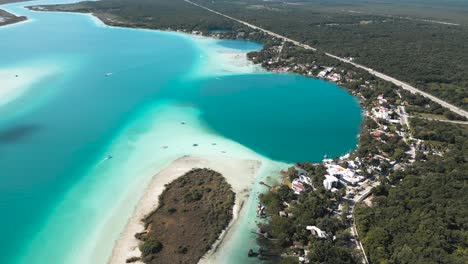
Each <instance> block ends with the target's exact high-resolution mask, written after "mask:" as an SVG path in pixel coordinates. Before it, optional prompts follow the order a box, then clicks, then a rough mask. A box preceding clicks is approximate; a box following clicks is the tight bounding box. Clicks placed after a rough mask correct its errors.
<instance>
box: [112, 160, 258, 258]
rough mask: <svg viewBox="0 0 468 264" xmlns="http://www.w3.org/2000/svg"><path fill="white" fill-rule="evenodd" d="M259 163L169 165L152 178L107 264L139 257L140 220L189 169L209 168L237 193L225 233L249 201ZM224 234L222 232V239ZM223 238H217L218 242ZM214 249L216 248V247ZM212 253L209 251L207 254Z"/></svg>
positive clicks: (226, 162)
mask: <svg viewBox="0 0 468 264" xmlns="http://www.w3.org/2000/svg"><path fill="white" fill-rule="evenodd" d="M260 166H261V162H260V161H258V160H242V159H233V158H222V157H211V158H203V157H194V156H185V157H181V158H179V159H177V160H175V161H174V162H172V163H171V164H170V165H169V166H168V167H166V168H164V169H163V170H162V171H160V172H159V173H157V174H156V175H154V176H153V178H152V180H151V182H150V184H149V185H148V187H147V189H146V191H145V194H144V195H143V197H142V198H141V199H140V201H139V202H138V204H137V206H136V207H135V211H134V213H133V215H132V217H131V218H130V219H129V221H128V223H127V225H126V226H125V229H124V230H123V232H122V233H121V235H120V237H119V239H118V240H117V241H116V243H115V246H114V249H113V251H112V255H111V256H110V258H109V261H108V263H124V262H125V260H126V259H128V258H130V257H133V256H140V251H139V249H138V245H139V243H140V241H139V240H137V239H136V238H135V234H136V233H138V232H142V231H143V230H144V226H143V223H142V222H141V220H142V219H143V218H144V217H145V216H146V215H147V214H149V213H150V212H152V211H154V210H155V209H156V208H157V206H158V197H159V195H160V194H161V193H162V192H163V190H164V185H165V184H168V183H170V182H171V181H173V180H175V179H177V178H178V177H180V176H182V175H183V174H185V173H186V172H188V171H190V170H191V169H192V168H210V169H213V170H215V171H217V172H219V173H221V174H222V175H223V177H225V179H226V180H227V182H228V183H229V184H230V185H231V186H232V189H233V191H234V192H235V193H236V200H235V204H234V208H233V211H234V212H233V220H232V221H231V223H230V225H229V227H228V229H227V230H229V228H230V226H232V224H233V223H234V222H235V221H236V220H237V218H238V215H239V211H240V210H241V205H242V204H243V203H244V202H245V201H246V199H247V198H248V194H249V192H250V188H251V187H252V185H253V183H254V179H255V176H256V174H257V172H258V171H259V168H260ZM224 234H226V232H223V234H222V235H221V236H223V235H224ZM221 239H222V237H221V238H220V240H221ZM213 248H216V244H215V245H214V247H213ZM210 253H212V252H211V251H210V252H208V254H210Z"/></svg>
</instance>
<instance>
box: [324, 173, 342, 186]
mask: <svg viewBox="0 0 468 264" xmlns="http://www.w3.org/2000/svg"><path fill="white" fill-rule="evenodd" d="M339 181H340V180H338V179H337V178H336V177H334V176H330V175H328V174H327V175H325V180H323V187H325V189H327V190H331V189H332V188H333V187H336V185H337V184H338V182H339Z"/></svg>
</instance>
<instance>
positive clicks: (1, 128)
mask: <svg viewBox="0 0 468 264" xmlns="http://www.w3.org/2000/svg"><path fill="white" fill-rule="evenodd" d="M13 6H16V7H9V10H14V11H16V12H17V13H19V14H26V15H27V16H29V17H30V18H34V21H33V22H30V23H25V24H20V25H16V26H12V27H6V28H0V40H1V41H0V68H8V67H13V66H16V65H30V66H31V65H32V66H34V67H39V68H41V67H44V68H47V67H49V65H56V66H57V65H58V67H59V68H60V71H59V72H58V73H57V74H55V75H53V76H51V77H48V78H46V79H44V80H42V81H41V82H39V83H35V84H34V85H33V87H32V88H31V89H30V91H29V92H27V93H26V94H25V95H24V96H22V97H21V98H20V99H18V100H16V101H14V102H13V103H11V104H9V105H6V106H0V209H1V212H2V217H0V233H1V234H2V236H1V238H0V262H1V263H9V262H14V260H15V259H17V258H16V257H18V254H21V253H24V251H27V245H28V243H29V242H30V241H31V239H32V238H33V237H34V236H35V234H37V233H38V232H39V231H40V230H41V228H42V226H44V224H45V223H46V222H47V219H48V217H49V216H50V214H51V212H53V210H52V209H53V208H54V207H55V206H56V205H57V204H59V203H60V199H61V198H62V197H63V195H64V194H65V193H66V192H67V191H68V190H70V188H72V187H73V186H74V185H76V184H77V183H78V182H80V180H81V179H82V177H83V175H84V172H85V171H86V170H87V169H89V167H90V166H93V164H95V163H96V161H98V160H100V156H99V155H101V154H102V153H101V150H102V148H103V147H104V146H106V145H107V144H109V141H110V139H113V138H115V137H116V136H118V135H117V131H119V130H120V129H122V127H123V126H124V125H125V124H128V123H129V122H131V120H130V119H131V118H132V117H134V115H133V114H134V113H135V112H137V111H138V110H139V109H141V108H143V107H145V106H147V105H148V104H151V103H154V102H155V101H158V100H164V99H168V98H169V99H172V100H174V101H178V102H181V103H183V104H190V105H192V106H194V107H196V108H198V109H200V110H201V112H202V118H203V119H204V121H205V122H206V124H207V125H208V126H209V128H210V129H212V130H214V131H216V132H217V133H219V134H221V135H223V136H225V137H227V138H230V139H232V140H234V141H237V142H239V143H241V144H243V145H245V146H246V147H248V148H250V149H252V150H254V151H256V152H258V153H260V154H262V155H264V156H267V157H269V158H271V159H275V160H280V161H285V162H295V161H305V160H310V161H317V160H319V159H321V158H322V157H323V155H324V154H328V155H329V156H335V155H340V154H343V153H344V152H346V151H348V150H350V149H352V148H353V147H354V146H355V144H356V135H357V133H358V127H359V122H360V109H359V107H358V104H357V102H356V100H355V99H354V98H353V97H351V96H350V95H348V94H347V93H346V92H344V91H343V90H341V89H339V88H338V87H336V86H335V85H333V84H329V83H326V82H323V81H319V80H313V79H306V78H303V77H299V76H295V75H280V74H268V73H264V74H243V75H232V76H222V77H220V78H217V77H216V76H213V77H206V76H205V77H200V78H198V79H197V78H193V74H192V73H193V72H194V68H195V67H198V65H199V63H198V62H199V61H198V60H199V57H200V50H199V47H197V45H198V44H196V43H195V42H193V41H192V40H190V38H187V37H182V36H179V35H176V34H169V33H161V32H155V31H148V30H130V29H118V28H107V27H99V26H96V24H95V23H94V22H93V21H92V20H91V19H90V18H89V17H87V16H83V15H76V14H62V13H37V12H30V11H26V10H23V9H21V8H19V7H20V6H21V4H15V5H13ZM219 45H221V46H224V47H229V48H235V49H240V50H251V49H254V48H259V46H258V45H257V44H252V43H247V42H239V41H220V43H219ZM107 72H112V73H113V75H112V76H111V77H106V76H105V73H107ZM0 89H1V80H0ZM83 217H86V216H83ZM50 239H53V235H52V236H51V238H50ZM70 239H73V237H71V238H70ZM51 254H53V253H52V252H51Z"/></svg>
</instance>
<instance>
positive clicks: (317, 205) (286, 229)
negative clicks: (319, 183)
mask: <svg viewBox="0 0 468 264" xmlns="http://www.w3.org/2000/svg"><path fill="white" fill-rule="evenodd" d="M303 165H304V166H303V167H307V164H303ZM318 170H321V169H320V168H318ZM337 199H340V197H339V195H336V194H332V193H331V192H328V191H325V190H324V189H323V188H318V189H316V190H315V191H312V190H310V191H304V192H302V193H301V194H300V195H296V194H294V193H293V192H292V190H291V189H289V188H288V187H287V186H286V185H282V186H280V187H279V188H278V189H277V190H273V191H270V192H267V193H265V194H261V195H260V201H261V202H262V203H263V204H264V205H265V206H266V210H267V214H268V215H270V216H271V220H270V221H269V222H268V223H267V224H263V225H260V227H261V229H262V230H263V231H265V232H268V234H269V235H270V238H269V239H265V238H263V237H260V238H259V239H258V242H259V244H260V245H261V246H263V247H264V248H265V249H266V251H267V252H269V255H273V256H278V255H280V254H282V253H286V254H292V252H296V251H300V250H309V251H310V253H309V254H308V258H309V260H310V261H311V263H358V262H359V258H358V257H357V256H356V254H355V253H354V252H353V250H351V249H350V246H349V245H348V244H347V243H349V234H348V232H347V231H346V224H345V222H344V221H345V220H344V219H341V218H337V217H335V216H334V215H333V213H332V210H331V208H335V206H336V203H335V202H336V200H337ZM285 202H286V203H288V204H289V205H286V203H285ZM280 211H286V212H287V214H288V216H287V217H284V216H280ZM309 225H315V226H317V227H319V228H320V229H321V230H323V231H325V232H326V233H327V237H326V238H317V237H314V236H313V235H312V234H311V232H310V231H309V230H307V229H306V227H307V226H309ZM273 260H274V261H275V262H279V263H292V261H293V259H288V258H286V259H285V258H277V259H273ZM295 261H296V263H297V258H296V259H295Z"/></svg>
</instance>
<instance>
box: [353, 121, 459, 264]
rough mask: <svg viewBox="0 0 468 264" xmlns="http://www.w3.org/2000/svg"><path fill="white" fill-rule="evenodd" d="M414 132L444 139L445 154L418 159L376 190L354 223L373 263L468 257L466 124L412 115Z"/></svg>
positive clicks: (420, 135) (450, 260) (449, 261)
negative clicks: (436, 120)
mask: <svg viewBox="0 0 468 264" xmlns="http://www.w3.org/2000/svg"><path fill="white" fill-rule="evenodd" d="M411 123H412V126H413V127H414V128H413V130H414V131H415V137H418V138H422V139H425V140H430V141H437V142H439V143H443V144H447V145H448V146H449V149H450V151H449V152H448V153H444V156H443V157H441V156H438V155H425V154H423V153H418V155H417V161H416V163H415V164H413V165H412V166H410V167H409V168H407V169H406V170H404V171H397V172H394V173H392V174H391V175H390V177H389V180H387V181H386V182H385V183H384V184H383V185H381V186H380V187H379V188H378V189H375V190H374V195H375V196H374V198H373V199H372V207H368V206H364V205H360V206H359V207H357V208H356V214H355V215H356V224H357V227H358V230H359V233H360V237H361V241H362V243H363V245H364V247H365V249H366V252H367V254H368V257H369V258H370V261H371V262H372V263H467V261H468V250H467V244H468V231H467V230H468V229H467V228H468V226H467V225H468V207H467V206H466V201H467V200H468V187H467V185H466V183H467V180H468V173H467V172H468V163H467V162H468V130H467V129H466V127H461V126H458V125H453V124H446V123H442V122H433V121H427V120H420V119H414V120H412V122H411Z"/></svg>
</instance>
